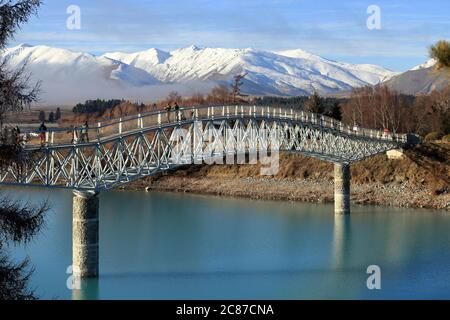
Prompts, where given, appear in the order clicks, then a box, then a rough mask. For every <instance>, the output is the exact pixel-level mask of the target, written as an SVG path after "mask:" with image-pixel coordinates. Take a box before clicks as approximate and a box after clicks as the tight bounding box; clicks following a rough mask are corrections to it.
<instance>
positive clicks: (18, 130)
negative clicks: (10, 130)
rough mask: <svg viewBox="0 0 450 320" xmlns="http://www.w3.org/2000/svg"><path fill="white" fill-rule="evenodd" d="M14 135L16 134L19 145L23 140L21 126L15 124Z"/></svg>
mask: <svg viewBox="0 0 450 320" xmlns="http://www.w3.org/2000/svg"><path fill="white" fill-rule="evenodd" d="M14 136H15V138H16V139H15V140H16V144H17V145H19V144H20V142H21V136H20V128H19V126H15V127H14Z"/></svg>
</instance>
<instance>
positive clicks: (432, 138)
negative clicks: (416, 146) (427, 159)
mask: <svg viewBox="0 0 450 320" xmlns="http://www.w3.org/2000/svg"><path fill="white" fill-rule="evenodd" d="M441 137H442V133H440V132H436V131H434V132H430V133H429V134H427V135H426V136H425V138H424V140H425V141H435V140H439V139H440V138H441Z"/></svg>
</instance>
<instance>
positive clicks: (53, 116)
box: [48, 111, 55, 122]
mask: <svg viewBox="0 0 450 320" xmlns="http://www.w3.org/2000/svg"><path fill="white" fill-rule="evenodd" d="M48 122H55V113H54V112H53V111H52V112H50V114H49V115H48Z"/></svg>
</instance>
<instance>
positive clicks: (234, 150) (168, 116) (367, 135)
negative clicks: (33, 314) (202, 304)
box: [0, 106, 408, 277]
mask: <svg viewBox="0 0 450 320" xmlns="http://www.w3.org/2000/svg"><path fill="white" fill-rule="evenodd" d="M39 135H41V136H39ZM26 136H27V137H28V138H27V139H25V140H26V141H23V142H21V147H20V151H19V154H18V161H17V162H15V163H12V164H10V165H6V166H5V165H2V167H1V171H0V184H1V185H15V186H41V187H46V188H67V189H72V190H74V194H75V196H74V202H73V206H74V208H73V215H74V216H73V239H74V245H73V248H74V250H73V251H74V252H73V259H74V272H76V273H78V274H80V275H81V276H83V277H84V276H97V275H98V207H99V206H98V196H97V195H98V193H99V192H101V191H104V190H109V189H113V188H116V187H119V186H122V185H124V184H126V183H129V182H131V181H134V180H137V179H140V178H144V177H148V176H152V175H154V174H157V173H160V172H165V171H168V170H172V169H175V168H177V167H179V166H184V165H190V164H202V163H207V164H221V163H227V164H230V163H235V164H244V163H250V164H252V163H257V162H258V161H261V163H265V164H266V165H267V168H266V169H267V170H264V171H262V172H261V173H262V174H275V173H276V168H277V163H276V162H277V160H278V153H279V152H293V153H299V154H304V155H307V156H311V157H315V158H318V159H322V160H326V161H330V162H333V163H334V164H335V212H336V214H348V213H349V212H350V198H349V194H350V164H351V163H353V162H356V161H360V160H362V159H365V158H367V157H370V156H373V155H376V154H379V153H384V152H386V151H389V150H392V149H397V148H402V147H404V146H405V145H407V144H408V136H407V135H400V134H392V133H387V132H383V131H378V130H372V129H364V128H358V127H349V126H348V125H346V124H344V123H342V122H339V121H337V120H335V119H332V118H328V117H325V116H322V115H318V114H313V113H307V112H302V111H299V110H296V109H286V108H278V107H267V106H205V107H195V108H181V109H180V110H175V111H170V112H168V111H156V112H151V113H146V114H138V115H135V116H129V117H123V118H120V119H112V120H108V121H104V122H98V123H95V124H94V123H90V124H89V127H88V128H82V129H80V128H56V129H51V130H48V131H47V132H45V136H42V133H38V132H35V133H29V134H27V135H26ZM274 170H275V171H274Z"/></svg>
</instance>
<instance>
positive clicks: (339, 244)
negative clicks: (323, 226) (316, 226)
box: [332, 215, 352, 269]
mask: <svg viewBox="0 0 450 320" xmlns="http://www.w3.org/2000/svg"><path fill="white" fill-rule="evenodd" d="M350 219H351V217H350V215H335V216H334V228H333V246H332V248H333V249H332V257H333V259H332V261H333V263H332V266H333V269H342V268H344V267H345V266H346V265H348V264H349V261H350V259H351V250H350V246H351V241H352V239H351V236H352V235H351V225H350V223H351V220H350Z"/></svg>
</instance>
